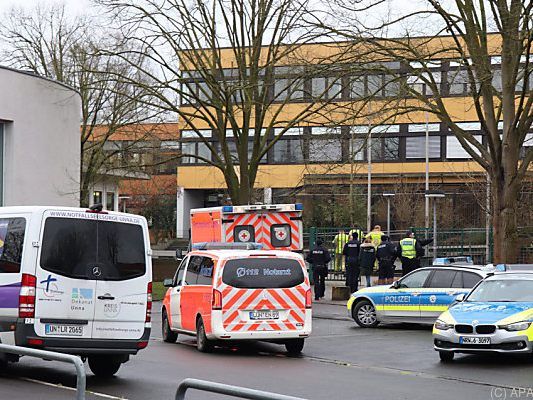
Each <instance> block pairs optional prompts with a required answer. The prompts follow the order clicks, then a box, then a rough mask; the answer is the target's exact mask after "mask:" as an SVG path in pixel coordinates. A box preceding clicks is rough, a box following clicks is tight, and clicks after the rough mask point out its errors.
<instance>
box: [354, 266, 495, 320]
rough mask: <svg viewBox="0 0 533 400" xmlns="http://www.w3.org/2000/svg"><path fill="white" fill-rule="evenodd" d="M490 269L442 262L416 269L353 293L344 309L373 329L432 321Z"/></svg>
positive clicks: (468, 290)
mask: <svg viewBox="0 0 533 400" xmlns="http://www.w3.org/2000/svg"><path fill="white" fill-rule="evenodd" d="M492 270H493V269H489V268H487V267H484V266H475V265H456V264H446V263H444V264H442V265H434V266H432V267H426V268H419V269H417V270H415V271H413V272H411V273H410V274H408V275H406V276H404V277H402V278H401V279H400V280H398V281H396V282H394V284H392V285H381V286H373V287H370V288H364V289H361V290H359V291H357V292H355V293H353V294H352V296H351V297H350V299H349V300H348V304H347V308H348V312H349V314H350V316H351V317H352V318H353V319H354V321H355V322H356V323H357V324H358V325H359V326H361V327H363V328H373V327H375V326H377V325H378V324H379V323H380V322H390V323H397V322H409V323H421V324H433V323H434V322H435V320H436V319H437V317H438V316H439V315H440V314H441V313H442V312H443V311H445V310H447V309H448V307H449V306H450V304H452V303H453V302H454V300H455V298H456V296H457V295H459V294H467V293H468V292H470V289H472V288H473V287H474V286H475V285H476V284H477V283H478V282H479V281H480V280H481V279H483V278H484V277H485V276H486V275H487V273H488V272H490V271H492Z"/></svg>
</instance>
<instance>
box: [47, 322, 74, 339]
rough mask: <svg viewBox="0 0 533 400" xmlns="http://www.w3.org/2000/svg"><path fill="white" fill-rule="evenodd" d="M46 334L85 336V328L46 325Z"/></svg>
mask: <svg viewBox="0 0 533 400" xmlns="http://www.w3.org/2000/svg"><path fill="white" fill-rule="evenodd" d="M44 333H45V335H58V336H83V326H81V325H56V324H45V326H44Z"/></svg>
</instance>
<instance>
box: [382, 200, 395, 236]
mask: <svg viewBox="0 0 533 400" xmlns="http://www.w3.org/2000/svg"><path fill="white" fill-rule="evenodd" d="M394 196H395V194H394V193H390V192H385V193H383V197H386V198H387V236H389V237H390V199H391V197H394Z"/></svg>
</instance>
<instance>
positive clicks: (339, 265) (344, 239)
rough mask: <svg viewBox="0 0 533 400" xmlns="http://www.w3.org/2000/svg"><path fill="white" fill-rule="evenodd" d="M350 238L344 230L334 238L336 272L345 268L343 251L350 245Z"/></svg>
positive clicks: (340, 230)
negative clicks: (347, 244)
mask: <svg viewBox="0 0 533 400" xmlns="http://www.w3.org/2000/svg"><path fill="white" fill-rule="evenodd" d="M349 240H350V237H349V236H348V235H347V234H346V232H344V231H343V230H342V229H339V233H338V234H337V235H336V236H335V237H334V238H333V241H332V243H333V246H334V250H335V266H334V268H335V271H342V270H343V269H344V268H343V267H344V266H343V258H344V257H343V255H342V251H343V250H344V245H345V244H346V243H348V241H349Z"/></svg>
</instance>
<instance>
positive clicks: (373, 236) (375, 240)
mask: <svg viewBox="0 0 533 400" xmlns="http://www.w3.org/2000/svg"><path fill="white" fill-rule="evenodd" d="M382 236H383V232H382V231H381V225H376V226H374V229H372V231H370V232H368V233H367V234H366V238H367V239H370V240H371V242H372V244H373V245H374V247H375V248H376V249H377V248H378V246H379V245H380V244H381V237H382Z"/></svg>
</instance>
